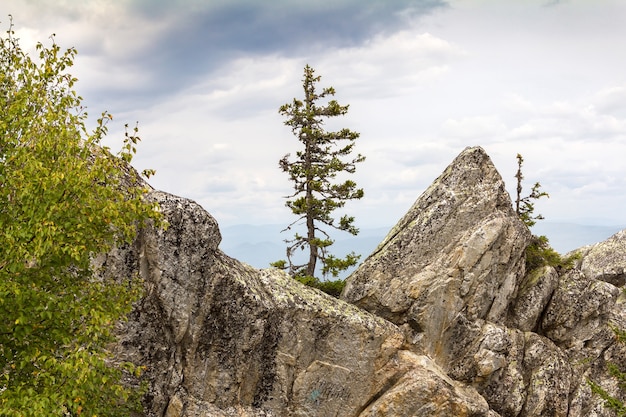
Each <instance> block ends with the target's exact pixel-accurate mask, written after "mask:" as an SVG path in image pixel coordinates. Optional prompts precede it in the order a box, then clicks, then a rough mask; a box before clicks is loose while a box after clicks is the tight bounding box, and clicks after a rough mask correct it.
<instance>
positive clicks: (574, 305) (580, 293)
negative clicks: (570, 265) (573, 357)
mask: <svg viewBox="0 0 626 417" xmlns="http://www.w3.org/2000/svg"><path fill="white" fill-rule="evenodd" d="M619 293H620V292H619V290H618V289H617V287H615V286H613V285H611V284H609V283H607V282H604V281H599V280H596V279H593V278H588V277H586V276H585V275H584V274H583V273H582V272H581V271H579V270H572V271H569V272H567V273H566V274H565V275H564V276H563V277H562V279H561V282H560V285H559V287H558V288H557V290H556V291H555V292H554V294H553V295H552V299H551V301H550V305H549V306H548V308H547V310H546V312H545V314H544V317H543V320H542V322H541V332H542V333H543V334H545V335H546V336H547V337H549V338H550V339H551V340H553V341H554V342H555V343H557V344H558V345H559V346H561V347H563V348H565V349H569V348H571V347H573V346H575V345H578V346H581V347H582V346H584V344H585V343H586V342H587V341H589V340H591V339H593V337H594V335H595V334H596V333H598V332H602V331H605V330H606V323H607V321H608V318H609V317H610V313H611V310H612V309H613V307H614V305H615V301H616V300H617V297H618V296H619Z"/></svg>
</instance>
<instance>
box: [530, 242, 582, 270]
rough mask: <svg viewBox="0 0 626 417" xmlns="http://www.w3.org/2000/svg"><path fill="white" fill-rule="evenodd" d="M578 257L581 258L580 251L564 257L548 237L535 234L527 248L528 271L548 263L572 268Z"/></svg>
mask: <svg viewBox="0 0 626 417" xmlns="http://www.w3.org/2000/svg"><path fill="white" fill-rule="evenodd" d="M577 259H580V254H579V253H575V254H573V255H571V256H568V257H563V256H561V255H560V254H559V253H558V252H557V251H555V250H554V249H552V247H551V246H550V244H549V242H548V238H547V237H545V236H533V240H532V242H531V243H530V245H528V247H527V248H526V271H533V270H535V269H537V268H541V267H543V266H546V265H550V266H552V267H554V268H557V269H571V268H572V267H573V266H574V262H575V261H576V260H577Z"/></svg>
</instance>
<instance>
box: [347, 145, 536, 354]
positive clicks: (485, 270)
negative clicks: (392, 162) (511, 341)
mask: <svg viewBox="0 0 626 417" xmlns="http://www.w3.org/2000/svg"><path fill="white" fill-rule="evenodd" d="M530 238H531V235H530V232H529V231H528V229H527V228H526V227H525V226H524V225H523V224H522V223H521V222H520V221H519V219H518V218H517V216H516V215H515V212H514V211H513V208H512V205H511V199H510V197H509V195H508V193H507V192H506V190H505V188H504V181H503V180H502V178H501V177H500V174H499V173H498V172H497V170H496V168H495V167H494V166H493V163H492V162H491V159H490V158H489V156H488V155H487V154H486V153H485V152H484V151H483V150H482V149H481V148H468V149H466V150H465V151H463V152H462V153H461V154H460V155H459V156H458V157H457V158H456V159H455V160H454V161H453V162H452V163H451V164H450V166H448V168H447V169H446V170H445V171H444V173H443V174H442V175H441V176H440V177H439V178H438V179H437V180H435V182H434V183H433V184H432V185H431V186H430V187H429V188H428V189H427V190H426V191H425V192H424V193H423V194H422V195H421V196H420V197H419V198H418V199H417V201H416V202H415V204H414V205H413V207H411V209H409V212H408V213H407V214H406V215H405V216H404V217H403V218H402V219H401V220H400V221H399V222H398V224H397V225H396V226H395V227H394V228H393V229H392V230H391V232H390V233H389V234H388V235H387V237H386V238H385V240H384V241H383V243H381V245H380V246H379V247H378V249H376V251H375V252H374V253H373V254H372V255H370V256H369V257H368V258H367V259H366V260H365V261H364V262H363V264H361V266H360V267H359V268H358V269H357V270H356V271H355V272H354V273H353V274H352V275H351V276H350V277H349V278H348V281H347V284H346V288H345V290H344V292H343V294H342V298H343V299H345V300H346V301H349V302H351V303H354V304H356V305H357V306H360V307H362V308H364V309H366V310H368V311H371V312H373V313H375V314H377V315H379V316H381V317H384V318H386V319H388V320H390V321H392V322H394V323H396V324H398V325H403V324H407V325H408V326H410V327H411V328H412V329H413V333H415V334H416V335H417V336H419V338H420V345H421V346H419V349H421V350H422V351H423V352H424V353H426V354H428V355H430V356H432V357H435V358H440V361H441V362H443V363H445V362H447V361H448V360H449V359H450V358H449V356H450V353H451V352H450V349H449V348H450V345H451V343H452V341H453V340H452V338H453V336H454V335H453V333H452V330H453V328H454V327H455V325H456V323H457V322H458V320H459V319H460V318H464V319H467V320H470V321H473V320H478V319H484V320H489V321H491V322H494V323H504V321H505V319H506V315H507V312H508V309H509V307H510V303H511V300H513V299H514V297H515V296H516V294H517V291H518V287H519V282H520V281H521V279H522V277H523V276H524V256H523V254H524V250H525V248H526V246H528V244H529V243H530Z"/></svg>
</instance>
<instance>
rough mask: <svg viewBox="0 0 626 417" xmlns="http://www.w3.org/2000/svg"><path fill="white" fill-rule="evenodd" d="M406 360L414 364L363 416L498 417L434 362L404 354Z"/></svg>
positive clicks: (480, 398)
mask: <svg viewBox="0 0 626 417" xmlns="http://www.w3.org/2000/svg"><path fill="white" fill-rule="evenodd" d="M400 356H401V357H402V358H403V360H404V361H406V362H409V363H412V364H414V365H413V367H412V369H411V370H410V371H409V372H407V373H405V374H404V375H403V376H402V377H401V378H400V379H399V380H398V381H397V382H396V383H395V384H394V386H393V387H391V388H390V389H389V390H387V391H386V392H385V393H384V394H383V395H382V396H381V397H380V398H379V399H377V400H376V401H374V402H373V403H372V404H370V405H369V406H368V407H367V408H366V409H365V410H364V411H363V412H362V413H361V414H360V417H375V416H379V417H386V416H397V417H400V416H404V417H413V416H424V417H426V416H429V417H430V416H432V417H444V416H458V417H469V416H485V417H496V416H497V415H498V414H497V413H495V412H493V411H491V410H490V408H489V405H488V404H487V401H485V399H484V398H482V397H481V396H479V395H477V394H476V391H475V390H473V389H469V388H468V387H467V386H466V385H463V384H461V383H459V382H457V381H454V380H452V379H451V378H450V377H449V376H447V375H446V374H445V372H444V371H443V370H442V369H441V368H439V367H438V366H437V365H436V364H435V363H434V362H433V361H432V360H430V359H429V358H428V357H426V356H417V355H415V354H413V353H410V352H407V351H403V352H401V355H400Z"/></svg>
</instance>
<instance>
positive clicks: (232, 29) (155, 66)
mask: <svg viewBox="0 0 626 417" xmlns="http://www.w3.org/2000/svg"><path fill="white" fill-rule="evenodd" d="M8 14H12V15H13V20H14V25H15V29H16V32H17V36H18V37H19V38H21V40H22V43H23V46H26V45H33V44H34V42H36V41H42V42H44V43H48V44H49V42H50V41H49V39H48V37H49V36H50V35H51V34H52V33H55V34H56V38H55V39H56V42H57V43H58V44H59V45H60V46H61V47H63V48H67V47H70V46H75V47H76V48H77V49H78V57H77V59H76V65H75V66H74V67H73V68H72V73H73V74H74V75H76V76H77V77H78V78H79V80H80V81H79V83H78V84H77V85H76V89H77V90H78V92H79V94H80V95H82V96H83V97H84V104H85V105H86V106H88V109H89V110H90V114H91V115H92V116H93V118H94V120H95V117H96V116H97V115H98V114H99V113H100V112H101V111H103V110H108V111H109V112H111V113H112V114H113V115H114V121H113V123H112V124H111V125H110V133H111V136H113V137H115V136H117V137H120V136H121V134H122V132H123V125H124V123H131V124H134V122H135V121H139V128H140V136H141V137H142V139H143V141H142V143H141V145H140V147H139V156H138V157H137V159H136V161H135V164H134V165H135V166H136V167H137V168H139V169H143V168H148V167H149V168H154V169H156V170H157V175H156V176H155V177H154V178H153V179H152V180H151V183H152V184H153V186H155V187H156V188H159V189H162V190H164V191H168V192H171V193H173V194H177V195H181V196H185V197H189V198H192V199H194V200H196V201H197V202H199V203H200V204H202V206H204V207H205V208H206V209H207V210H208V211H209V212H210V213H211V214H212V215H213V216H215V217H216V218H217V220H218V222H219V223H220V225H221V226H228V225H232V224H241V223H249V224H270V223H271V224H273V223H279V224H288V223H290V222H291V221H292V220H293V217H292V215H291V213H290V211H289V210H288V209H287V208H286V207H284V198H283V197H284V196H285V195H287V194H289V193H290V191H291V184H290V183H289V182H288V180H287V178H286V176H285V174H284V173H282V172H281V171H280V170H279V169H278V160H279V159H280V158H281V157H282V156H283V155H284V154H285V153H287V152H295V151H296V150H297V149H298V141H297V140H296V139H295V137H293V136H292V134H291V131H290V129H289V128H288V127H286V126H284V125H283V119H282V117H281V116H280V115H279V114H278V112H277V110H278V107H279V106H280V105H281V104H284V103H286V102H289V101H291V100H292V99H293V98H294V97H300V96H301V95H302V86H301V79H302V69H303V67H304V66H305V64H309V65H311V66H313V67H314V68H315V69H316V71H317V74H318V75H321V76H322V80H321V83H320V87H324V86H333V87H335V89H336V91H337V95H336V96H335V98H336V99H337V100H338V101H339V102H340V103H341V104H349V105H350V111H349V112H348V114H347V115H346V116H345V117H343V118H341V120H339V121H337V122H333V123H332V124H330V125H329V126H334V127H347V128H350V129H352V130H356V131H358V132H360V134H361V137H360V139H358V141H357V145H356V151H357V152H359V153H361V154H363V155H365V156H366V157H367V160H366V161H365V162H364V163H362V164H360V165H359V166H358V168H357V173H356V175H355V176H354V177H353V178H354V179H355V180H356V182H357V183H358V184H359V185H360V186H361V187H363V188H364V190H365V197H364V198H363V199H362V200H360V201H358V202H351V203H349V204H348V205H347V209H348V211H349V212H350V214H353V215H354V216H355V217H356V223H357V226H361V227H371V226H388V225H393V224H395V223H396V221H397V220H398V219H399V218H400V217H401V216H402V215H403V214H404V213H405V212H406V211H407V209H408V208H409V207H410V206H411V204H412V203H413V202H414V201H415V199H416V198H417V197H418V196H419V195H420V194H421V193H422V192H423V191H424V190H425V189H426V187H428V185H430V183H432V181H433V180H434V179H435V178H436V177H437V176H438V175H439V174H440V173H441V172H442V171H443V170H444V169H445V167H446V166H447V165H448V164H449V163H450V162H451V161H452V160H453V159H454V158H455V157H456V156H457V155H458V154H459V153H460V152H461V151H462V150H463V149H464V148H465V147H466V146H474V145H480V146H482V147H483V148H484V149H485V150H486V151H487V153H488V154H489V155H490V156H491V158H492V159H493V161H494V163H495V165H496V167H497V168H498V170H499V171H500V173H501V174H502V176H503V177H504V179H505V181H506V183H507V188H508V189H509V192H510V193H511V195H512V196H513V192H514V187H515V178H514V174H515V171H516V169H517V165H516V158H515V156H516V154H517V153H521V154H522V155H523V156H524V158H525V161H526V162H525V165H524V173H525V176H526V180H527V182H526V183H525V184H526V190H528V191H529V190H530V187H531V186H532V183H534V182H536V181H540V182H541V184H542V186H543V190H544V191H547V192H549V193H550V196H551V198H550V199H543V200H541V201H540V202H538V203H537V212H539V213H541V214H543V215H544V216H545V217H546V218H547V219H548V220H551V221H571V220H578V221H580V219H587V220H585V221H587V222H589V221H590V220H588V219H590V218H592V219H595V220H594V221H597V222H606V223H609V224H624V225H626V210H625V209H624V208H625V207H626V164H625V157H626V48H625V47H624V42H625V41H626V24H625V22H626V20H625V19H626V2H625V1H623V0H613V1H611V0H569V1H568V0H563V1H555V0H523V1H522V0H458V1H443V0H442V1H439V0H394V1H387V0H369V1H363V0H332V1H315V2H314V1H308V0H291V1H288V0H272V1H259V0H163V1H157V0H108V1H102V0H82V1H74V0H2V2H1V3H0V21H2V30H3V31H5V30H6V28H7V27H8V21H9V19H8V16H7V15H8ZM111 143H113V142H111Z"/></svg>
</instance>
